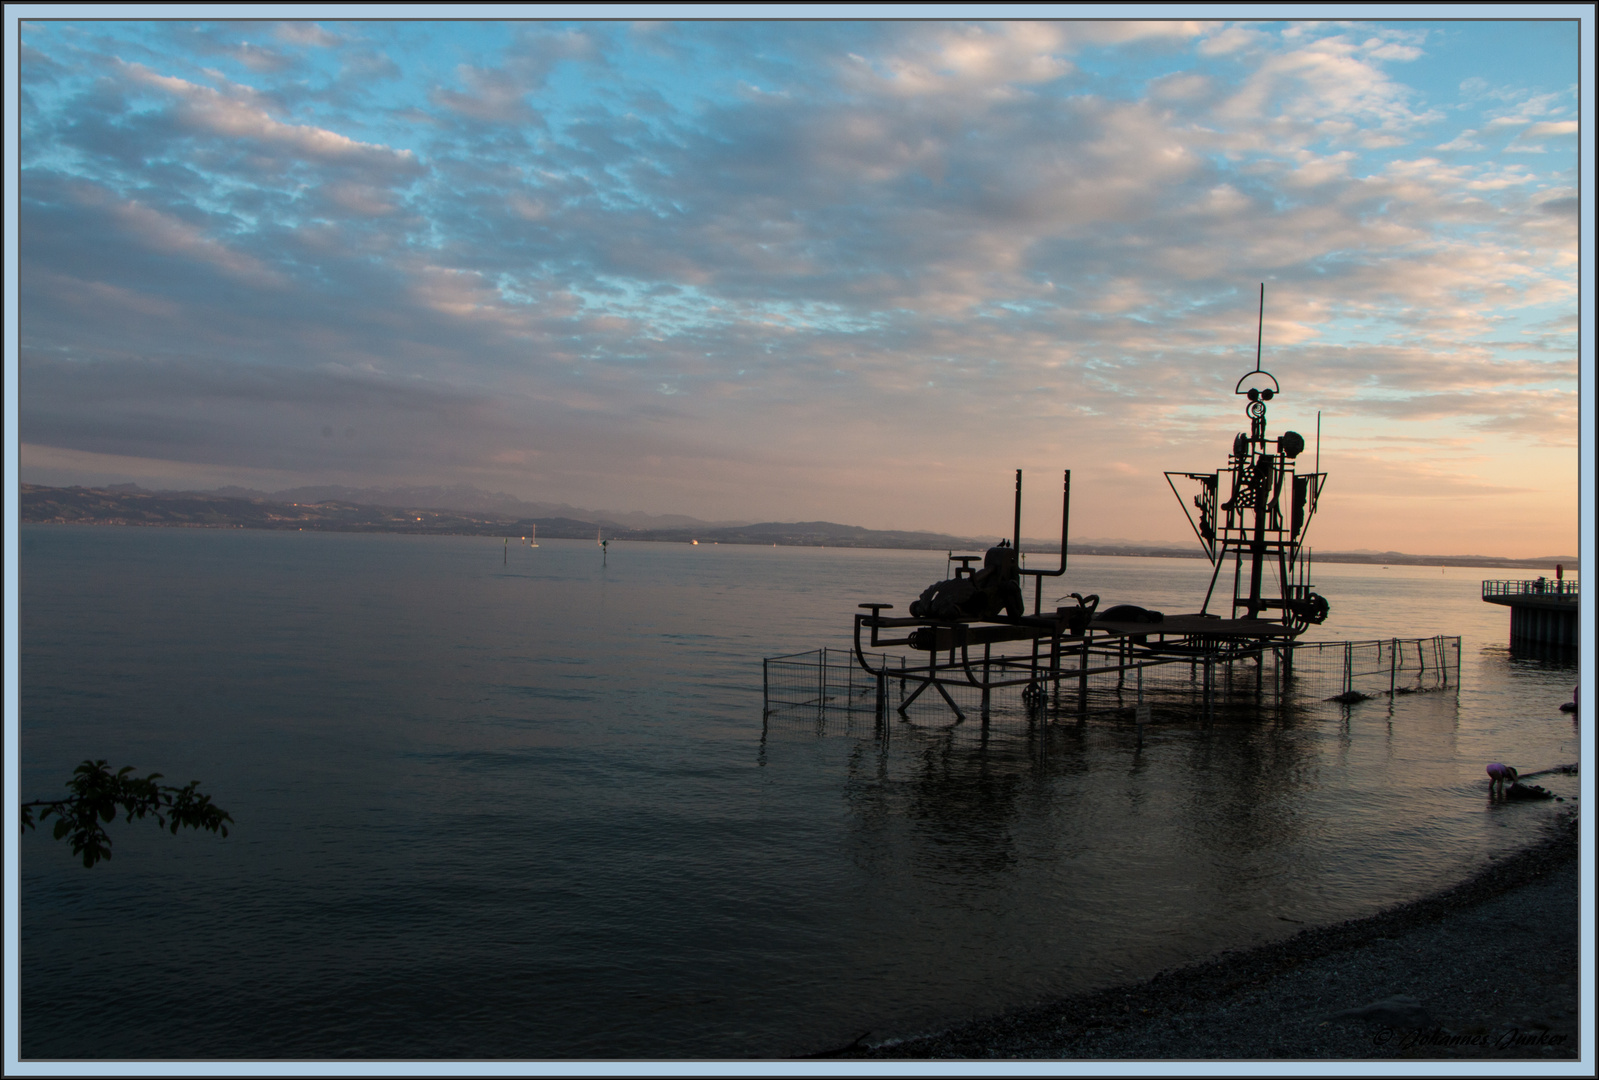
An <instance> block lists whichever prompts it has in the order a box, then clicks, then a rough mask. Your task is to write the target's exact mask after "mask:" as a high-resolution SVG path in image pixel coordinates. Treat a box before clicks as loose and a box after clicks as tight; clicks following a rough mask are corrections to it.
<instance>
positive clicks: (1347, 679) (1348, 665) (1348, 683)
mask: <svg viewBox="0 0 1599 1080" xmlns="http://www.w3.org/2000/svg"><path fill="white" fill-rule="evenodd" d="M1353 648H1354V644H1353V643H1352V642H1348V641H1346V642H1344V689H1343V693H1345V694H1347V693H1349V691H1350V690H1352V689H1354V683H1355V677H1354V664H1355V658H1354V655H1353V653H1352V652H1351V650H1352V649H1353Z"/></svg>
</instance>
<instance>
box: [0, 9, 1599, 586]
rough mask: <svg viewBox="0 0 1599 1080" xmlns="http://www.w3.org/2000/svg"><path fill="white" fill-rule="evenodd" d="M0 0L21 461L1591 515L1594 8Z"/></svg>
mask: <svg viewBox="0 0 1599 1080" xmlns="http://www.w3.org/2000/svg"><path fill="white" fill-rule="evenodd" d="M65 10H66V11H68V12H70V11H71V9H65ZM1495 10H1500V11H1503V12H1508V11H1510V9H1508V8H1505V9H1488V13H1489V14H1492V13H1493V12H1494V11H1495ZM19 27H20V33H21V38H22V45H21V54H20V55H21V60H20V67H19V79H20V86H21V93H20V97H19V109H20V117H21V129H20V131H21V137H20V162H19V167H18V172H17V173H16V175H15V177H14V181H15V184H16V190H17V192H18V199H19V219H18V220H19V228H18V235H17V238H16V240H15V243H16V244H17V253H18V275H17V284H18V290H19V294H18V295H19V300H18V305H19V306H18V310H19V329H18V336H19V358H20V367H19V385H20V396H19V416H20V437H21V440H22V447H21V478H22V479H23V480H25V481H28V482H34V483H42V484H50V485H67V484H85V485H91V486H104V485H106V484H112V483H137V484H139V485H140V486H142V487H146V488H162V487H166V488H173V489H185V488H187V489H214V488H219V487H224V486H229V485H237V486H240V487H247V488H252V489H257V490H264V491H275V490H284V489H290V488H295V487H302V486H318V485H339V486H347V487H353V488H369V487H402V486H450V485H463V484H471V485H474V486H476V487H478V488H480V489H483V490H485V491H489V492H505V493H507V494H509V495H510V496H512V497H514V498H517V499H520V500H524V501H527V502H543V503H552V504H567V505H572V506H577V507H585V508H593V507H617V508H621V509H618V510H616V511H613V512H616V513H623V514H649V515H683V516H688V517H693V518H698V519H701V520H705V521H746V522H757V521H778V520H783V521H818V520H820V521H832V522H839V523H847V524H852V525H860V526H863V527H866V528H872V529H893V530H907V531H930V532H939V533H948V534H952V535H957V536H962V535H964V536H979V535H987V534H989V533H996V535H1005V534H1008V533H1009V529H1010V513H1011V492H1012V480H1013V477H1014V470H1015V469H1016V468H1023V469H1024V470H1025V471H1026V476H1027V488H1026V495H1027V500H1026V515H1025V518H1024V522H1023V532H1024V534H1027V535H1031V536H1051V535H1056V534H1058V531H1059V525H1058V522H1059V516H1058V515H1059V510H1060V501H1059V498H1060V497H1059V492H1060V474H1061V470H1062V469H1065V468H1069V469H1071V470H1072V474H1073V487H1072V491H1073V501H1072V531H1073V534H1074V535H1078V534H1081V535H1083V536H1085V537H1086V536H1088V535H1090V534H1093V535H1124V536H1137V537H1143V538H1145V539H1143V540H1140V541H1136V542H1139V543H1172V544H1181V543H1183V542H1184V541H1186V540H1188V539H1191V536H1190V534H1189V531H1188V524H1187V522H1186V520H1185V519H1184V516H1183V513H1182V510H1181V508H1180V507H1179V506H1178V505H1177V504H1176V501H1175V500H1174V499H1173V497H1172V494H1171V492H1170V490H1169V489H1168V488H1167V485H1166V482H1165V480H1164V478H1163V477H1162V475H1161V473H1162V471H1163V470H1178V471H1199V472H1208V471H1210V470H1213V469H1215V468H1217V467H1218V466H1220V465H1221V464H1223V462H1224V459H1225V455H1226V452H1227V449H1228V447H1229V446H1230V444H1231V440H1232V436H1233V433H1234V432H1235V431H1238V430H1241V429H1242V428H1243V427H1244V426H1245V424H1246V421H1245V418H1244V416H1243V415H1242V408H1241V406H1242V404H1243V403H1242V401H1241V400H1240V399H1238V398H1237V397H1236V396H1234V394H1233V388H1234V384H1235V382H1236V381H1237V379H1238V377H1239V376H1240V375H1242V374H1244V373H1245V372H1247V371H1249V370H1250V369H1251V368H1252V367H1253V366H1254V364H1255V345H1256V341H1255V338H1256V317H1257V315H1256V313H1257V307H1256V305H1257V299H1258V289H1259V285H1260V283H1261V282H1264V283H1265V287H1266V304H1265V316H1264V328H1263V339H1264V344H1263V356H1262V362H1263V366H1264V367H1265V368H1266V369H1268V370H1269V371H1271V372H1273V373H1274V374H1275V376H1276V377H1277V379H1278V380H1279V381H1280V383H1281V389H1282V393H1281V396H1280V397H1278V398H1277V399H1276V400H1275V401H1274V402H1273V403H1272V405H1271V414H1270V420H1269V426H1270V431H1271V433H1272V434H1274V435H1275V434H1278V433H1280V432H1281V431H1283V430H1285V429H1288V428H1292V429H1295V430H1298V431H1299V432H1301V433H1302V434H1304V436H1305V438H1306V442H1307V444H1308V447H1309V448H1308V449H1307V450H1306V456H1312V455H1315V456H1318V457H1319V461H1320V464H1321V467H1322V468H1323V469H1325V470H1326V471H1328V472H1329V473H1330V480H1329V483H1328V486H1327V489H1326V494H1325V497H1324V499H1323V502H1322V505H1321V509H1320V513H1319V514H1318V515H1317V518H1316V521H1315V524H1314V526H1313V529H1312V533H1311V536H1310V542H1311V543H1312V544H1313V545H1314V546H1316V547H1318V548H1323V549H1326V550H1334V549H1337V550H1346V551H1354V550H1358V549H1366V550H1371V551H1376V552H1386V551H1405V552H1413V553H1442V552H1448V551H1460V552H1463V553H1464V552H1469V553H1471V554H1476V555H1488V556H1500V557H1513V558H1531V557H1539V556H1536V555H1528V554H1527V553H1528V552H1544V551H1572V552H1575V551H1577V549H1578V546H1579V539H1578V512H1577V494H1578V461H1579V450H1578V438H1579V432H1578V403H1577V376H1578V351H1577V350H1578V344H1577V328H1578V292H1577V250H1578V249H1577V236H1578V228H1577V222H1578V203H1579V197H1581V196H1580V195H1579V190H1578V186H1577V185H1578V179H1577V176H1578V174H1577V164H1578V162H1577V135H1578V132H1579V122H1578V111H1577V105H1578V100H1577V90H1576V87H1577V81H1578V23H1577V22H1576V21H1574V20H1573V21H1567V22H1558V21H1554V22H1551V21H1543V22H1535V21H1530V20H1515V19H1504V20H1501V21H1497V22H1493V21H1488V22H1447V21H1436V22H1427V21H1416V20H1405V21H1393V22H1384V21H1358V22H1336V23H1329V22H1315V23H1312V22H1259V23H1256V22H1214V23H1211V22H1101V21H1067V22H946V21H925V22H886V21H848V22H846V21H810V22H781V21H746V22H685V23H674V22H649V23H627V22H593V21H578V20H572V21H563V22H497V23H481V22H433V23H423V22H417V21H389V22H357V23H341V22H336V21H324V22H306V21H297V22H248V23H247V22H207V21H202V20H198V19H184V20H178V21H166V22H154V21H137V20H133V19H128V20H121V21H111V22H88V21H81V22H80V21H71V20H67V19H49V20H40V21H37V22H25V23H21V24H19ZM1318 424H1319V430H1320V437H1319V439H1318V437H1317V432H1318Z"/></svg>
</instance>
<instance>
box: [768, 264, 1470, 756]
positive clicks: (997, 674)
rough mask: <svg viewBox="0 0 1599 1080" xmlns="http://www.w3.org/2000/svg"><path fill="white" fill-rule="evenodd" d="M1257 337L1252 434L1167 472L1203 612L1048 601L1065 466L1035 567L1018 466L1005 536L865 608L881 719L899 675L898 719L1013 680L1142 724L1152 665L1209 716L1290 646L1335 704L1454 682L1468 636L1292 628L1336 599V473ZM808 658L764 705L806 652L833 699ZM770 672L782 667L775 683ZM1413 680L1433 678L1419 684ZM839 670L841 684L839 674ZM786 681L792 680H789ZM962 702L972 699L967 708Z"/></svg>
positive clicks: (1033, 706)
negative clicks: (1318, 550) (1360, 638)
mask: <svg viewBox="0 0 1599 1080" xmlns="http://www.w3.org/2000/svg"><path fill="white" fill-rule="evenodd" d="M1262 309H1264V287H1262ZM1262 313H1264V311H1263V312H1262ZM1260 344H1261V343H1260V329H1259V328H1257V332H1256V352H1255V367H1254V370H1252V371H1250V372H1247V373H1246V374H1245V375H1244V376H1243V377H1242V378H1240V379H1239V380H1238V382H1237V384H1236V385H1235V386H1234V392H1235V394H1236V395H1237V396H1239V397H1241V398H1244V399H1246V403H1245V405H1244V413H1245V415H1246V416H1247V418H1248V420H1249V430H1248V431H1247V432H1239V433H1238V434H1237V436H1236V437H1235V438H1234V439H1233V443H1232V447H1231V451H1230V453H1229V454H1228V456H1227V459H1226V464H1225V465H1223V466H1222V467H1220V468H1218V469H1216V470H1214V471H1212V472H1204V473H1202V472H1168V473H1166V479H1167V483H1168V484H1169V485H1170V486H1171V489H1172V491H1173V493H1174V494H1176V495H1177V497H1178V499H1179V501H1180V502H1181V503H1182V506H1183V510H1184V513H1185V515H1186V516H1187V517H1188V521H1189V524H1190V525H1191V526H1192V527H1193V530H1194V534H1195V536H1196V537H1197V538H1198V540H1199V542H1200V544H1201V546H1202V547H1203V549H1204V552H1205V555H1206V557H1207V558H1208V559H1209V560H1210V562H1211V564H1212V567H1213V570H1212V573H1211V577H1210V586H1209V588H1208V589H1207V591H1206V594H1205V597H1204V600H1203V602H1202V603H1201V604H1200V606H1199V610H1198V611H1197V612H1194V613H1192V614H1166V613H1163V612H1160V611H1154V610H1150V609H1148V608H1144V607H1140V606H1138V605H1136V604H1126V603H1123V604H1117V605H1115V606H1114V607H1110V608H1108V609H1106V610H1104V611H1100V610H1099V597H1098V596H1097V595H1088V596H1084V595H1082V594H1080V593H1075V592H1074V593H1071V594H1069V595H1070V598H1071V599H1072V600H1073V601H1074V603H1073V604H1070V605H1066V606H1057V607H1054V608H1053V609H1051V610H1047V611H1046V610H1045V609H1044V605H1043V579H1044V578H1046V577H1062V576H1064V575H1065V574H1066V571H1067V565H1068V523H1069V520H1070V512H1071V470H1069V469H1068V470H1066V471H1065V474H1064V483H1063V486H1062V494H1061V541H1060V556H1059V561H1058V564H1057V565H1055V566H1053V567H1049V568H1044V569H1040V568H1036V567H1034V568H1029V567H1027V566H1026V564H1025V559H1024V558H1023V557H1022V551H1021V505H1022V472H1021V470H1020V469H1018V470H1017V471H1016V496H1015V517H1014V527H1013V531H1012V536H1011V538H1010V539H1009V540H1008V541H1003V540H1002V541H1001V542H1000V543H999V544H998V545H996V546H994V547H991V548H989V549H988V551H987V552H986V553H984V554H983V555H954V554H953V553H952V554H951V556H950V561H951V563H959V564H960V565H959V566H958V567H957V568H956V569H955V572H954V575H953V576H952V577H950V578H949V579H947V580H945V581H940V582H935V583H934V584H932V585H930V586H929V587H928V588H927V589H926V590H925V591H924V592H923V593H922V594H921V596H920V597H919V598H917V599H916V600H914V601H913V602H911V603H910V604H909V605H908V609H907V610H906V613H905V614H904V615H899V614H897V613H896V614H889V612H893V611H894V610H895V605H894V604H891V603H868V604H861V605H860V607H861V608H862V609H863V610H862V611H861V612H860V613H858V614H857V615H856V616H855V620H854V640H853V647H852V659H853V661H854V667H855V668H857V669H858V671H859V673H860V676H861V678H860V686H861V688H862V689H863V690H865V691H869V692H873V693H874V695H875V700H874V702H873V706H872V707H873V709H874V711H875V712H877V713H878V715H879V716H884V715H886V713H887V711H888V709H889V707H890V697H891V692H890V687H891V686H897V687H898V690H899V694H898V698H899V700H898V701H897V702H896V703H894V705H895V707H896V709H897V711H898V713H899V714H900V716H901V717H906V716H907V715H908V712H909V710H910V709H911V707H912V706H913V705H914V704H915V703H916V702H917V700H918V699H920V698H922V697H923V695H925V694H926V693H927V692H928V691H929V690H931V691H933V692H934V694H936V695H937V696H938V697H939V698H942V700H943V702H944V704H945V705H947V707H948V709H949V710H950V711H951V712H953V714H954V716H955V719H956V721H957V722H960V721H962V720H964V719H965V717H966V712H967V710H968V709H970V708H972V707H973V706H974V705H975V707H976V709H977V711H979V712H980V713H981V714H982V716H983V718H984V719H985V720H986V719H987V717H988V715H989V711H990V707H991V703H992V699H993V695H994V694H995V693H996V692H998V691H1003V690H1006V689H1008V688H1020V690H1021V694H1022V700H1023V702H1024V703H1025V706H1026V710H1027V712H1028V713H1029V714H1030V715H1039V716H1042V715H1046V714H1048V715H1060V714H1061V713H1063V712H1066V713H1072V714H1075V715H1077V716H1079V717H1086V716H1087V715H1088V714H1089V713H1090V712H1103V711H1111V712H1116V713H1125V712H1131V713H1132V714H1133V716H1134V717H1135V719H1136V720H1137V722H1138V723H1140V724H1143V723H1145V722H1148V721H1149V720H1150V718H1151V704H1152V699H1153V698H1155V697H1156V696H1157V695H1156V694H1155V693H1154V691H1155V686H1154V685H1153V684H1152V685H1151V686H1150V688H1149V689H1150V691H1151V694H1150V695H1148V696H1149V697H1150V698H1151V700H1146V693H1145V690H1146V687H1145V683H1146V673H1147V674H1148V676H1149V677H1150V678H1151V679H1152V680H1153V681H1154V682H1158V683H1161V684H1162V685H1175V684H1176V683H1177V682H1182V683H1185V684H1187V686H1188V687H1191V688H1192V692H1189V693H1184V694H1180V695H1178V696H1179V697H1182V698H1183V699H1184V700H1185V701H1186V705H1185V706H1184V712H1185V713H1190V714H1191V713H1192V711H1194V707H1196V706H1197V710H1198V711H1199V712H1200V713H1201V715H1202V716H1204V717H1208V716H1209V715H1210V713H1211V709H1212V705H1213V702H1214V701H1215V699H1216V696H1217V690H1218V686H1219V685H1220V684H1221V683H1225V684H1227V685H1228V686H1230V685H1231V684H1232V683H1233V682H1234V681H1235V674H1236V670H1235V669H1237V668H1238V667H1239V665H1240V664H1247V667H1248V669H1249V672H1250V675H1252V679H1251V681H1252V682H1253V684H1254V686H1255V688H1256V690H1257V691H1260V690H1263V689H1266V688H1268V686H1269V688H1271V689H1272V690H1274V692H1275V693H1277V694H1282V693H1283V692H1284V691H1285V688H1286V687H1287V686H1288V684H1289V683H1290V682H1291V681H1292V680H1293V677H1294V664H1295V654H1296V653H1303V652H1307V651H1308V652H1309V653H1313V654H1314V655H1315V656H1316V658H1317V666H1318V667H1319V668H1327V667H1328V666H1329V658H1331V659H1330V663H1331V664H1336V665H1340V666H1341V672H1340V673H1339V677H1338V680H1337V684H1338V691H1337V693H1336V694H1334V695H1331V696H1332V697H1333V698H1335V699H1338V700H1343V701H1354V700H1358V699H1360V698H1363V697H1367V696H1370V695H1369V694H1367V693H1366V692H1365V691H1364V690H1357V689H1356V683H1357V681H1359V682H1361V684H1362V686H1372V688H1373V689H1374V690H1379V691H1380V690H1381V689H1384V687H1382V686H1380V685H1373V683H1374V681H1375V682H1376V683H1378V684H1380V683H1381V682H1384V681H1385V682H1386V684H1387V685H1386V687H1385V689H1386V690H1387V691H1388V692H1389V693H1397V692H1401V691H1402V690H1403V689H1408V688H1414V689H1421V688H1432V687H1434V686H1437V685H1443V686H1447V685H1449V683H1450V681H1451V680H1450V670H1451V669H1453V671H1454V672H1456V673H1458V670H1459V638H1450V639H1443V638H1438V639H1415V640H1411V641H1400V640H1398V639H1394V640H1391V641H1378V642H1360V643H1356V642H1320V643H1315V644H1313V645H1307V644H1304V643H1301V642H1299V641H1298V640H1297V639H1298V638H1299V637H1300V635H1301V634H1303V633H1304V631H1305V630H1307V629H1308V628H1309V627H1311V626H1313V625H1316V624H1318V623H1321V622H1323V621H1324V620H1325V619H1326V618H1327V615H1328V613H1329V610H1330V608H1329V604H1328V602H1327V600H1326V599H1325V598H1324V597H1322V596H1321V595H1319V594H1318V593H1316V592H1315V591H1314V589H1313V588H1312V584H1311V578H1310V571H1311V567H1310V559H1309V557H1308V549H1307V548H1306V547H1305V539H1306V535H1307V533H1308V531H1309V528H1310V525H1311V521H1312V520H1313V518H1314V517H1315V514H1316V507H1317V502H1318V500H1319V497H1320V495H1321V492H1322V490H1323V487H1324V486H1325V484H1326V480H1327V474H1325V473H1323V472H1321V471H1320V467H1319V457H1320V454H1319V449H1318V450H1317V455H1316V458H1317V459H1316V462H1315V464H1312V465H1311V467H1310V468H1309V469H1305V468H1303V464H1302V463H1303V462H1304V457H1305V452H1306V449H1307V447H1306V441H1305V439H1304V437H1303V436H1302V435H1300V434H1299V433H1298V432H1294V431H1284V432H1282V433H1281V434H1280V435H1276V436H1273V435H1271V434H1270V433H1269V431H1268V427H1267V411H1268V405H1269V403H1270V402H1271V401H1273V400H1274V399H1275V398H1276V397H1278V396H1279V395H1280V394H1281V393H1282V389H1281V386H1280V385H1279V383H1278V381H1277V379H1276V378H1275V377H1274V376H1273V375H1272V374H1271V373H1270V372H1269V371H1265V370H1264V369H1262V367H1261V364H1260ZM1319 426H1320V425H1319V421H1318V429H1319ZM1318 436H1319V431H1318ZM1318 441H1319V438H1318ZM974 564H980V566H974ZM1229 572H1230V575H1231V599H1230V601H1227V600H1222V599H1220V598H1219V597H1218V595H1217V588H1218V585H1219V584H1220V583H1221V582H1222V581H1223V580H1224V575H1226V574H1228V573H1229ZM1028 578H1031V579H1032V581H1031V586H1032V587H1031V588H1030V589H1029V588H1028V587H1027V585H1028V582H1027V579H1028ZM1029 592H1031V594H1032V596H1031V600H1032V604H1031V608H1032V610H1031V611H1030V612H1029V611H1028V610H1027V603H1026V601H1027V593H1029ZM1212 608H1220V609H1221V610H1212ZM1451 645H1452V653H1451ZM1335 652H1336V654H1337V655H1334V653H1335ZM801 655H802V656H803V657H805V658H806V659H804V660H801V659H800V658H798V657H775V658H770V659H768V660H767V661H766V680H765V681H766V700H767V711H768V713H770V712H771V711H772V710H773V706H774V704H776V705H778V706H783V705H789V704H797V703H799V702H798V701H797V700H796V696H804V695H806V694H808V693H809V690H810V687H811V686H812V685H813V683H812V682H811V681H810V677H809V675H806V674H803V673H801V672H800V671H799V669H800V668H805V669H806V670H809V667H810V666H811V665H813V664H814V665H815V666H816V668H817V674H818V676H819V677H818V678H817V679H816V681H815V683H814V685H815V687H816V690H815V693H814V695H812V698H814V701H815V702H816V703H817V704H819V705H821V706H824V707H825V705H826V704H827V702H828V700H829V694H828V691H827V686H828V680H829V661H828V650H825V649H824V650H820V651H819V652H818V653H816V654H801ZM812 656H815V657H816V658H817V659H816V660H811V659H809V658H810V657H812ZM1268 662H1269V663H1268ZM774 665H776V667H775V668H774ZM1268 666H1269V672H1270V674H1269V675H1268V673H1267V672H1268ZM1151 669H1157V670H1155V671H1151ZM1429 670H1430V673H1431V674H1430V678H1428V677H1427V673H1428V672H1429ZM774 671H776V672H778V673H779V676H778V678H777V679H776V682H777V683H778V684H779V689H778V690H777V691H776V693H775V694H774V677H773V673H774ZM1384 675H1385V676H1386V679H1385V680H1384V679H1383V678H1382V676H1384ZM1184 676H1185V677H1184ZM1402 676H1403V677H1402ZM1418 677H1419V678H1420V680H1421V682H1423V683H1427V684H1430V685H1426V686H1413V685H1412V684H1413V683H1414V682H1415V681H1416V680H1417V678H1418ZM847 679H848V686H849V690H848V692H847V694H846V698H847V699H848V700H853V699H854V696H855V686H856V675H855V674H854V673H853V672H851V673H847ZM833 681H834V684H835V687H836V686H837V684H838V682H839V679H838V674H837V673H835V674H834V675H833ZM789 682H793V688H791V689H785V688H784V687H786V686H787V684H788V683H789ZM973 696H975V697H976V699H977V700H976V701H975V702H973V701H972V700H971V698H972V697H973ZM1130 696H1131V697H1132V698H1133V700H1128V699H1129V697H1130ZM958 699H965V705H966V707H965V708H963V706H962V701H961V700H958ZM807 700H810V699H807Z"/></svg>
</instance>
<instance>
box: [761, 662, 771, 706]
mask: <svg viewBox="0 0 1599 1080" xmlns="http://www.w3.org/2000/svg"><path fill="white" fill-rule="evenodd" d="M771 711H772V680H771V678H770V676H768V675H767V673H766V658H765V657H762V658H761V715H762V716H763V717H764V716H765V715H767V714H768V713H770V712H771Z"/></svg>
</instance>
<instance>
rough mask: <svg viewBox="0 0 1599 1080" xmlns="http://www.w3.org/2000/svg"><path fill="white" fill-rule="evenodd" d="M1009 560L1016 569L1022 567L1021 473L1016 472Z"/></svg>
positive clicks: (1019, 471)
mask: <svg viewBox="0 0 1599 1080" xmlns="http://www.w3.org/2000/svg"><path fill="white" fill-rule="evenodd" d="M1010 546H1011V558H1013V559H1015V560H1016V567H1017V569H1020V568H1021V565H1022V471H1021V470H1020V469H1017V470H1016V527H1015V529H1013V530H1012V531H1011V541H1010Z"/></svg>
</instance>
